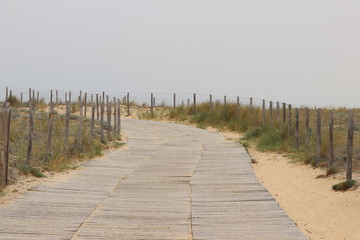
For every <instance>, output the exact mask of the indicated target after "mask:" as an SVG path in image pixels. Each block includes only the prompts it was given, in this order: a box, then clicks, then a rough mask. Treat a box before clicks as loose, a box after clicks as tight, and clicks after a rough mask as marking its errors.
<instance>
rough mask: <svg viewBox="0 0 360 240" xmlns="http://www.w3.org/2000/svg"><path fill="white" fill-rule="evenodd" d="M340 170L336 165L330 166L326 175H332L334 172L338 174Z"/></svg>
mask: <svg viewBox="0 0 360 240" xmlns="http://www.w3.org/2000/svg"><path fill="white" fill-rule="evenodd" d="M338 172H339V169H338V168H337V167H335V166H332V167H330V168H329V169H328V170H327V171H326V177H328V176H330V175H332V174H336V173H338Z"/></svg>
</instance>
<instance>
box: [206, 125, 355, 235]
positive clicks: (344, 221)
mask: <svg viewBox="0 0 360 240" xmlns="http://www.w3.org/2000/svg"><path fill="white" fill-rule="evenodd" d="M208 130H209V131H212V132H218V133H220V134H222V135H224V136H225V137H226V138H227V139H228V140H232V141H238V140H239V138H240V137H241V136H240V134H238V133H234V132H219V131H217V130H216V129H213V128H208ZM248 152H249V154H250V156H251V158H252V159H254V160H255V161H256V162H257V163H255V164H253V169H254V172H255V174H256V177H257V179H258V180H259V182H260V183H261V184H263V185H264V186H265V187H266V188H267V189H268V190H269V192H270V193H271V195H272V196H273V197H274V198H275V199H276V201H277V202H278V203H279V204H280V206H281V207H282V208H283V209H284V211H285V212H286V213H287V214H288V215H289V217H290V218H291V219H292V220H293V221H294V222H295V224H296V225H298V226H299V228H300V229H301V231H302V232H303V233H304V234H305V235H306V236H307V237H308V238H309V239H312V240H320V239H321V240H323V239H326V240H329V239H331V240H342V239H347V240H349V239H354V240H355V239H360V237H359V236H360V227H359V226H360V225H359V223H360V189H359V188H358V189H356V190H352V191H347V192H335V191H333V190H332V188H331V187H332V185H334V184H336V183H339V182H341V181H343V180H344V175H345V174H344V173H339V174H337V175H336V176H332V177H329V178H319V179H317V178H316V177H317V176H319V175H321V174H324V171H323V170H321V169H313V168H312V167H311V166H310V165H303V164H296V163H292V162H291V160H290V159H289V158H287V157H286V156H283V155H281V154H278V153H269V152H259V151H257V150H255V149H254V148H253V147H250V148H249V149H248ZM353 175H354V179H356V180H358V181H360V172H354V174H353Z"/></svg>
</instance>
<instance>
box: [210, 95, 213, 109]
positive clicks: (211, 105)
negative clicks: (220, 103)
mask: <svg viewBox="0 0 360 240" xmlns="http://www.w3.org/2000/svg"><path fill="white" fill-rule="evenodd" d="M210 107H211V108H212V107H213V100H212V94H210Z"/></svg>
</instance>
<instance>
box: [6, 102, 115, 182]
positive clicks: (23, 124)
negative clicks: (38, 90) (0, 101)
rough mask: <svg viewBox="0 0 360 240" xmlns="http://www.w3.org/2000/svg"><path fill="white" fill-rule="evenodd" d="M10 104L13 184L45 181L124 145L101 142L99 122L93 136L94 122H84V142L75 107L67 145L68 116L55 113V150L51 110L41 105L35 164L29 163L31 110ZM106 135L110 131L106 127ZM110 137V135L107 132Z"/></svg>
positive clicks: (33, 156) (37, 116)
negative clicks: (22, 179)
mask: <svg viewBox="0 0 360 240" xmlns="http://www.w3.org/2000/svg"><path fill="white" fill-rule="evenodd" d="M9 100H12V101H11V102H10V104H11V105H12V106H13V108H12V120H11V128H10V154H9V170H10V171H9V180H10V183H11V182H14V181H15V180H16V177H17V175H18V174H24V175H29V174H32V175H34V176H36V177H45V175H44V173H43V172H45V171H52V172H58V171H64V170H67V169H71V168H74V167H76V166H77V162H78V161H81V160H82V159H89V158H93V157H96V156H100V155H101V154H102V152H103V151H104V150H106V149H109V148H118V147H120V146H121V145H122V143H121V142H118V140H120V137H119V138H118V139H111V140H115V141H111V142H101V141H100V125H99V123H98V122H97V124H96V127H95V130H94V132H93V133H91V128H90V120H88V119H83V125H82V134H81V136H82V137H81V140H80V139H78V135H79V117H78V113H76V111H78V107H77V106H76V104H73V105H72V107H71V110H72V113H73V115H71V117H70V122H69V138H68V142H67V144H65V121H66V118H65V114H64V113H63V112H64V111H61V109H58V111H55V114H54V120H53V131H52V144H51V148H50V149H48V148H47V136H48V118H49V114H48V109H47V106H46V105H45V104H43V103H42V102H43V101H41V102H40V104H39V105H37V106H36V111H35V114H34V135H33V147H32V154H31V160H30V161H28V160H27V150H28V142H29V109H28V107H26V104H23V105H22V106H20V104H19V102H18V100H16V98H14V99H9ZM104 128H105V131H106V128H107V124H106V126H105V125H104ZM105 135H106V132H105Z"/></svg>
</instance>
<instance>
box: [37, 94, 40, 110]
mask: <svg viewBox="0 0 360 240" xmlns="http://www.w3.org/2000/svg"><path fill="white" fill-rule="evenodd" d="M39 103H40V92H39V91H37V92H36V106H37V107H39Z"/></svg>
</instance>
